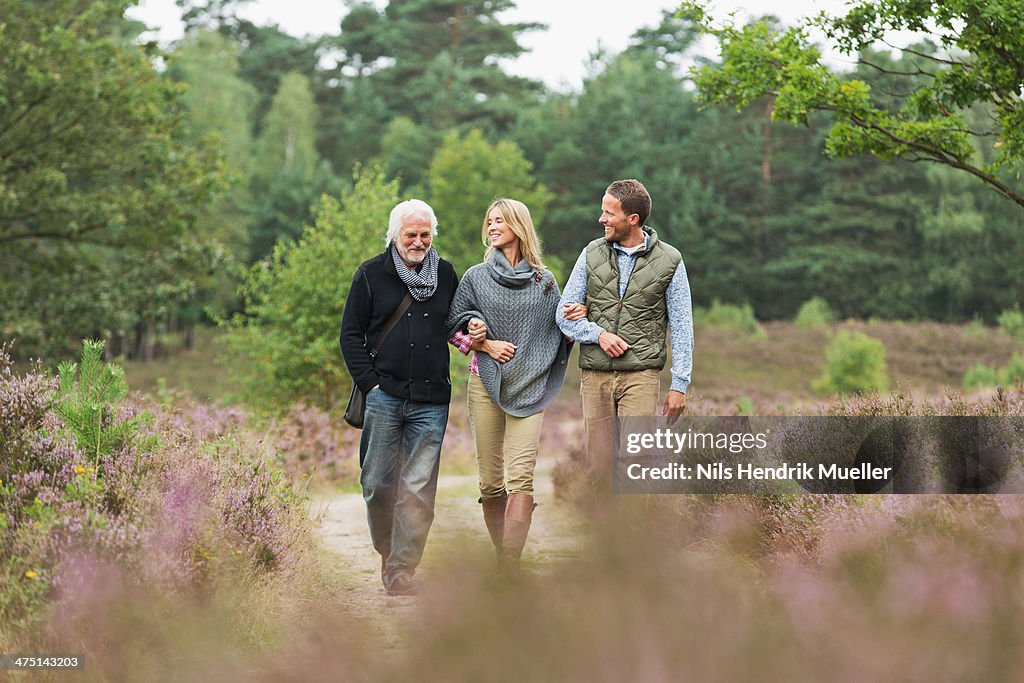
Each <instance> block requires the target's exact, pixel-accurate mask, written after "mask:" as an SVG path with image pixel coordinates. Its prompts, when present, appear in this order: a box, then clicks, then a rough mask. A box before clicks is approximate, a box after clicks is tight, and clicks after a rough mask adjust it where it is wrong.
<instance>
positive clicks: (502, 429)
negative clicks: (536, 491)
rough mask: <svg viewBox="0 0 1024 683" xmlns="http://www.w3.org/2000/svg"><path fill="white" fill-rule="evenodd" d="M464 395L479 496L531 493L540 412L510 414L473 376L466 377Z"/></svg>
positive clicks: (542, 415) (492, 496) (540, 421)
mask: <svg viewBox="0 0 1024 683" xmlns="http://www.w3.org/2000/svg"><path fill="white" fill-rule="evenodd" d="M467 395H468V398H467V399H466V400H467V403H468V405H469V426H470V429H472V431H473V440H474V441H475V442H476V462H477V466H478V467H479V470H480V495H481V496H482V497H483V498H497V497H498V496H501V495H502V494H504V493H529V494H532V493H533V470H534V468H535V467H536V465H537V452H538V450H539V448H540V428H541V425H542V424H543V423H544V412H543V411H541V412H539V413H536V414H534V415H530V416H529V417H512V416H511V415H509V414H508V413H506V412H505V411H504V410H502V409H501V408H499V407H498V406H497V405H495V403H494V401H493V400H491V397H490V396H489V395H488V394H487V390H486V389H484V383H483V382H481V381H480V378H479V377H477V376H476V375H470V376H469V391H468V392H467ZM506 469H507V470H508V476H507V478H506V475H505V471H506Z"/></svg>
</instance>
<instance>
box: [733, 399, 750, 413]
mask: <svg viewBox="0 0 1024 683" xmlns="http://www.w3.org/2000/svg"><path fill="white" fill-rule="evenodd" d="M736 414H737V415H753V414H754V400H753V399H752V398H750V397H749V396H740V397H739V398H738V399H736Z"/></svg>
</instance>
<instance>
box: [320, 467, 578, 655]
mask: <svg viewBox="0 0 1024 683" xmlns="http://www.w3.org/2000/svg"><path fill="white" fill-rule="evenodd" d="M554 464H555V461H554V458H542V459H540V460H538V462H537V473H536V478H535V482H534V485H535V489H536V491H535V497H536V500H537V503H539V507H538V508H537V510H536V512H535V513H534V521H533V526H532V527H531V529H530V538H529V541H528V542H527V546H526V551H525V552H524V553H523V566H524V568H525V569H526V570H528V571H529V572H531V573H534V574H537V573H543V572H544V571H545V569H546V568H550V567H553V566H556V565H557V564H558V563H559V562H562V561H565V560H567V559H573V558H578V557H579V556H580V554H581V553H582V549H583V545H584V543H585V534H586V528H587V527H586V524H585V523H584V521H583V519H582V517H581V516H580V515H579V514H578V513H577V512H576V511H575V510H574V509H572V508H571V506H569V505H568V504H567V503H563V502H560V501H556V500H555V496H554V487H553V485H552V481H551V470H552V469H553V468H554ZM478 497H479V491H478V489H477V481H476V475H475V474H472V475H454V474H447V475H446V474H442V475H441V477H440V478H439V480H438V489H437V502H436V506H435V515H434V524H433V526H432V527H431V530H430V536H429V538H428V540H427V547H426V550H425V552H424V555H423V562H422V564H421V565H420V569H419V571H418V572H417V578H418V579H421V580H422V581H423V582H424V584H425V585H426V586H427V587H429V585H430V581H431V577H432V576H437V574H438V572H440V571H443V567H444V565H445V563H446V562H448V561H450V560H451V558H452V557H453V556H455V555H456V554H457V555H458V556H459V557H460V558H465V560H466V561H467V562H469V563H471V564H470V566H471V567H479V568H480V573H481V576H483V575H484V574H486V573H487V572H489V570H490V569H491V567H492V565H493V557H494V549H493V546H492V545H491V542H490V538H489V537H488V535H487V530H486V528H485V527H484V522H483V517H482V514H481V511H480V504H479V503H477V498H478ZM312 511H313V513H314V514H317V515H319V516H320V526H319V532H320V536H321V538H322V539H323V542H324V545H325V547H326V548H327V550H328V551H329V552H331V553H333V555H334V556H335V557H336V558H337V562H338V569H339V574H340V575H341V577H342V587H341V590H342V594H343V596H344V598H343V599H344V602H345V603H346V605H347V606H348V607H349V608H351V610H352V613H353V615H354V616H357V617H359V618H362V619H364V620H365V622H366V623H368V624H373V625H374V626H373V628H375V629H379V631H378V633H377V634H376V635H377V636H378V637H380V638H382V639H383V640H384V641H385V644H391V645H397V644H398V641H397V639H398V633H399V632H400V629H398V628H396V625H395V624H394V620H393V619H380V618H379V615H380V613H381V610H390V612H391V613H395V612H396V611H397V612H399V613H405V612H408V613H411V611H412V610H413V609H414V607H415V605H416V599H411V598H390V597H388V596H387V595H386V594H385V592H384V589H383V587H382V585H381V581H380V556H379V555H377V553H376V552H375V551H374V549H373V545H372V544H371V543H370V532H369V530H368V528H367V526H366V508H365V507H364V505H363V498H362V495H361V494H360V493H358V492H352V493H339V494H333V495H326V496H324V495H321V496H319V497H317V498H315V499H314V500H313V505H312ZM375 615H376V616H375Z"/></svg>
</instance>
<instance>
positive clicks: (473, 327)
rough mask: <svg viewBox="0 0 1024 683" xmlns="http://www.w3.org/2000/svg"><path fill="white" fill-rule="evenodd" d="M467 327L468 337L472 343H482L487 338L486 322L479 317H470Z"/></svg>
mask: <svg viewBox="0 0 1024 683" xmlns="http://www.w3.org/2000/svg"><path fill="white" fill-rule="evenodd" d="M468 328H469V337H470V339H472V340H473V342H474V343H477V342H480V343H482V342H483V341H484V340H485V339H487V323H485V322H484V321H483V320H481V319H480V318H470V319H469V325H468Z"/></svg>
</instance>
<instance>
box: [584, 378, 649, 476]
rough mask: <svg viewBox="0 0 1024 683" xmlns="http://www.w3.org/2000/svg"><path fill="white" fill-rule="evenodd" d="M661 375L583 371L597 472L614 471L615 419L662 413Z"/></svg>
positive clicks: (589, 442) (590, 450) (593, 469)
mask: <svg viewBox="0 0 1024 683" xmlns="http://www.w3.org/2000/svg"><path fill="white" fill-rule="evenodd" d="M659 375H660V371H659V370H632V371H618V370H583V372H582V375H581V377H580V394H581V395H582V397H583V419H584V421H585V423H586V427H587V459H588V460H589V466H590V471H591V472H592V473H593V474H597V475H607V474H609V473H610V472H611V469H612V455H613V453H614V446H615V439H616V434H615V429H616V423H615V418H617V417H650V416H652V415H657V414H658V396H660V394H661V380H660V378H659Z"/></svg>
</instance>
